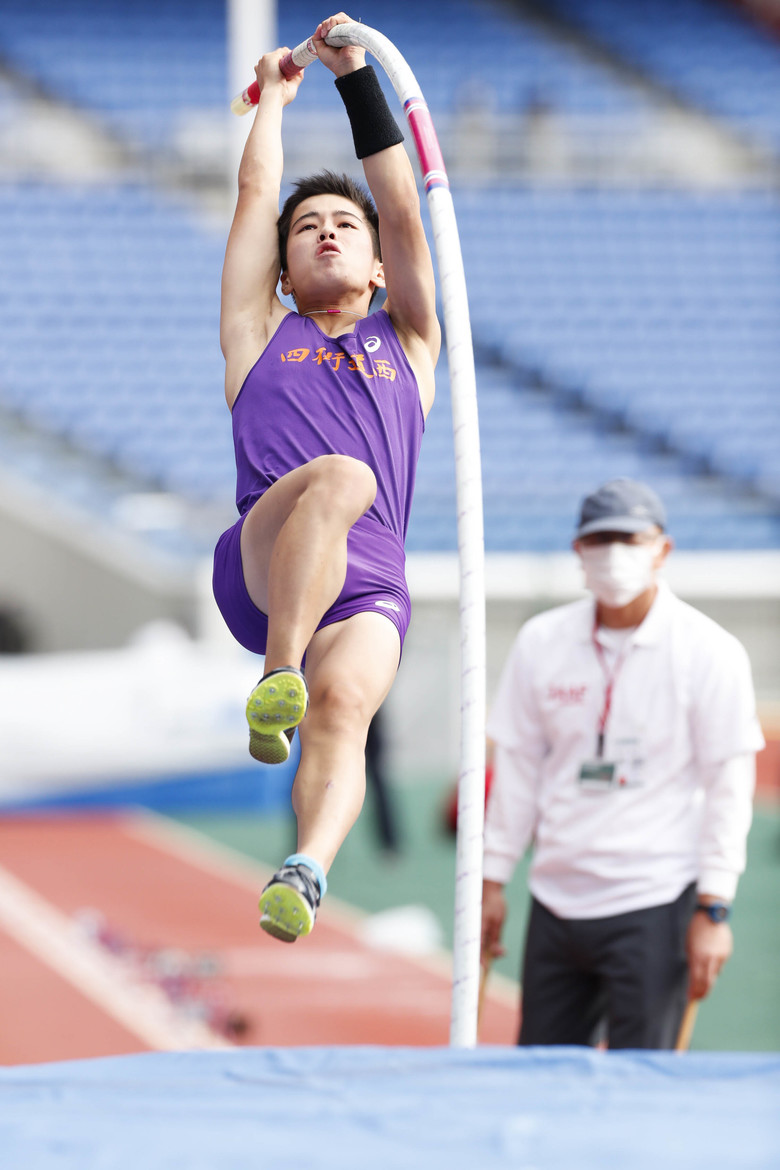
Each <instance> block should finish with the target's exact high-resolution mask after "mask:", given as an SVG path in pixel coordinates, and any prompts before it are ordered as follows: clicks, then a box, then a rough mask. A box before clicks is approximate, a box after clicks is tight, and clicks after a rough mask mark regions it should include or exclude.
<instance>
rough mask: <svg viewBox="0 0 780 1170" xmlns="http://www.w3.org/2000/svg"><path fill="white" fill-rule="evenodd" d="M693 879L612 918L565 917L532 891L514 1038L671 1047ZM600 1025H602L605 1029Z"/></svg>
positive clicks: (680, 1004)
mask: <svg viewBox="0 0 780 1170" xmlns="http://www.w3.org/2000/svg"><path fill="white" fill-rule="evenodd" d="M695 902H696V887H695V885H690V886H689V887H688V888H687V889H685V890H683V892H682V894H681V895H680V897H679V898H678V899H677V901H675V902H671V903H669V904H668V905H666V906H653V907H650V908H649V909H647V910H635V911H632V912H631V913H629V914H616V915H614V916H613V917H610V918H585V919H563V918H556V916H555V915H554V914H552V913H551V912H550V911H549V910H547V909H546V908H545V907H544V906H542V905H541V903H540V902H537V901H536V899H535V898H534V899H532V903H531V916H530V920H529V923H528V934H527V937H526V946H525V956H524V960H523V1013H522V1015H523V1019H522V1025H521V1028H520V1039H519V1043H520V1044H591V1045H592V1044H596V1043H598V1042H599V1040H601V1039H603V1038H606V1040H607V1043H608V1044H609V1047H610V1048H674V1046H675V1042H676V1040H677V1035H678V1032H679V1030H680V1024H681V1022H682V1016H683V1012H684V1011H685V1004H686V1000H687V989H688V962H687V958H686V954H685V936H686V933H687V930H688V925H689V923H690V920H691V915H692V914H693V907H694V905H695ZM605 1030H606V1031H605Z"/></svg>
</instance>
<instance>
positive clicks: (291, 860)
mask: <svg viewBox="0 0 780 1170" xmlns="http://www.w3.org/2000/svg"><path fill="white" fill-rule="evenodd" d="M282 864H283V865H305V866H307V867H308V868H309V869H310V870H311V872H312V873H313V874H314V876H315V877H316V879H317V884H318V885H319V887H320V897H321V898H324V897H325V892H326V890H327V888H328V879H327V878H326V877H325V870H324V869H323V868H322V866H321V865H320V863H319V862H318V861H315V860H314V858H313V857H309V856H308V855H307V854H306V853H292V854H291V855H290V856H289V857H286V858H285V860H284V862H283V863H282Z"/></svg>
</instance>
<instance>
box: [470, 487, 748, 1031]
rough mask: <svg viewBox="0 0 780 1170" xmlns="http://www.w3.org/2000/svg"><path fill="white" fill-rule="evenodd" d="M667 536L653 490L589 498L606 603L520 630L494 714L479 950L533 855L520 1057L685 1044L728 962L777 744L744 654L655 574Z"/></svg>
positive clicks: (583, 527) (593, 561) (586, 533)
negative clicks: (760, 762) (770, 748)
mask: <svg viewBox="0 0 780 1170" xmlns="http://www.w3.org/2000/svg"><path fill="white" fill-rule="evenodd" d="M665 529H666V516H665V510H664V507H663V504H662V502H661V500H660V499H659V498H658V496H657V495H656V494H655V492H653V491H652V490H651V489H650V488H649V487H647V486H646V485H645V484H641V483H637V482H635V481H633V480H627V479H620V480H613V481H611V482H609V483H607V484H604V485H603V486H602V487H600V488H599V489H598V490H597V491H596V492H594V493H593V494H592V495H590V496H588V497H587V498H586V499H585V500H584V501H583V503H582V508H581V513H580V520H579V525H578V528H577V532H576V538H575V541H574V548H575V550H576V552H577V554H578V555H579V557H580V560H581V562H582V567H583V570H584V574H585V583H586V586H587V587H588V589H589V590H590V591H591V593H592V594H593V597H592V598H586V599H584V600H582V601H576V602H574V603H573V604H570V605H564V606H560V607H558V608H556V609H552V610H550V611H548V612H546V613H542V614H539V615H537V616H536V617H534V618H532V619H531V620H530V621H528V622H527V623H526V624H525V626H524V627H523V628H522V630H521V631H520V633H519V635H518V637H517V639H516V641H515V643H514V646H513V647H512V650H511V652H510V655H509V658H508V661H507V663H506V665H505V667H504V671H503V675H502V678H501V681H500V684H499V687H498V692H497V694H496V696H495V700H494V703H493V706H492V710H491V713H490V718H489V720H488V729H487V730H488V735H489V736H490V738H491V739H492V740H493V742H494V744H495V757H494V779H493V786H492V789H491V794H490V801H489V804H488V809H487V816H486V827H485V859H484V886H483V911H482V919H483V925H482V946H483V955H488V956H495V955H497V954H501V953H503V951H502V947H501V933H502V929H503V924H504V920H505V916H506V902H505V898H504V886H505V884H506V883H507V882H508V881H509V879H510V878H511V876H512V872H513V870H514V867H515V865H516V863H517V861H518V860H519V859H520V857H522V855H523V854H524V853H525V851H526V849H527V848H528V846H529V845H531V844H532V845H533V857H532V863H531V870H530V879H529V885H530V892H531V895H532V905H531V913H530V918H529V927H528V935H527V939H526V946H525V957H524V962H523V976H522V979H523V1010H522V1025H521V1030H520V1043H521V1044H593V1043H595V1042H596V1041H597V1040H598V1039H600V1038H601V1037H602V1036H603V1034H604V1031H605V1029H606V1035H607V1040H608V1044H609V1046H610V1047H611V1048H672V1047H674V1044H675V1040H676V1037H677V1034H678V1031H679V1028H680V1023H681V1020H682V1017H683V1013H684V1010H685V1005H686V1000H687V999H688V998H690V999H701V998H702V997H704V996H705V995H707V993H708V992H709V991H710V989H711V987H712V986H713V983H714V982H715V980H716V978H717V976H718V974H719V972H720V970H721V968H722V966H723V964H724V963H725V962H726V960H727V959H728V957H729V955H730V954H731V950H732V934H731V928H730V926H729V916H730V913H731V902H732V900H733V898H734V894H735V891H736V888H737V881H738V878H739V875H740V874H741V873H742V871H743V869H744V866H745V842H746V838H747V833H748V829H749V827H750V820H751V810H752V797H753V789H754V786H755V753H756V752H757V751H759V750H760V749H761V748H762V747H763V746H764V741H763V737H762V734H761V730H760V727H759V724H758V720H757V717H756V708H755V696H754V691H753V683H752V678H751V670H750V663H749V661H748V657H747V654H746V653H745V650H744V648H743V647H742V645H741V643H740V642H738V641H737V639H736V638H735V637H733V636H732V635H731V634H729V633H727V632H726V631H725V630H724V629H722V628H721V627H720V626H719V625H717V623H715V622H714V621H712V620H711V619H710V618H708V617H705V616H704V615H703V614H701V613H700V612H699V611H698V610H696V609H694V608H692V607H691V606H690V605H687V604H686V603H685V602H683V601H680V600H679V598H677V597H675V596H674V594H673V593H672V592H671V591H670V589H669V588H668V586H667V585H666V584H665V583H664V582H662V581H659V580H658V572H659V570H660V569H661V567H662V566H663V564H664V562H665V560H666V558H667V556H668V554H669V552H670V550H671V547H672V542H671V540H670V539H669V537H668V536H667V535H666V532H665Z"/></svg>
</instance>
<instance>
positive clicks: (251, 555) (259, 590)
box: [241, 463, 312, 613]
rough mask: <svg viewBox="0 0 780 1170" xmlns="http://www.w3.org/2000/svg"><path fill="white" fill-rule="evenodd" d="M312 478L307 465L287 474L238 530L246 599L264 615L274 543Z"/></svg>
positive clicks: (256, 503) (266, 607)
mask: <svg viewBox="0 0 780 1170" xmlns="http://www.w3.org/2000/svg"><path fill="white" fill-rule="evenodd" d="M311 475H312V467H311V464H310V463H304V464H303V465H302V466H301V467H296V468H294V470H293V471H288V472H287V473H286V475H283V476H281V478H280V479H277V481H276V483H273V484H271V486H270V487H269V488H268V489H267V491H265V492H263V494H262V496H261V497H260V499H259V500H255V502H254V504H253V505H252V507H251V508H250V509H249V511H248V512H247V515H246V519H245V520H244V524H243V527H242V529H241V563H242V566H243V570H244V581H245V582H246V587H247V590H248V592H249V596H250V597H251V598H252V601H253V602H254V604H255V605H256V606H257V607H258V608H259V609H261V610H262V611H263V613H268V569H269V565H270V562H271V553H272V551H273V547H274V543H275V541H276V538H277V536H278V535H279V531H280V529H281V528H282V525H283V524H284V523H285V521H286V520H287V518H288V516H289V515H290V513H291V512H292V510H293V508H294V507H295V504H296V503H297V501H298V500H299V499H300V497H301V495H302V493H303V492H304V491H305V489H306V486H307V484H308V483H309V480H310V478H311Z"/></svg>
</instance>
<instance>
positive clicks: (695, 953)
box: [685, 914, 734, 999]
mask: <svg viewBox="0 0 780 1170" xmlns="http://www.w3.org/2000/svg"><path fill="white" fill-rule="evenodd" d="M685 949H686V951H687V953H688V969H689V988H688V995H689V997H690V998H691V999H704V997H705V996H706V995H709V993H710V991H711V990H712V988H713V987H714V985H715V980H716V979H717V978H718V976H719V975H720V972H721V969H722V967H723V965H724V963H725V962H726V960H727V959H728V958H729V957H730V955H731V952H732V951H733V949H734V938H733V935H732V933H731V927H730V926H729V924H728V922H711V921H710V920H709V918H708V917H707V915H706V914H694V915H693V918H692V919H691V924H690V926H689V927H688V936H687V938H686V944H685Z"/></svg>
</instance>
